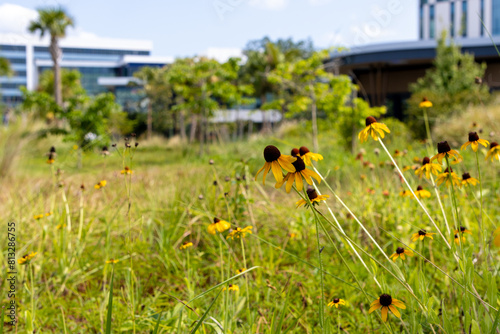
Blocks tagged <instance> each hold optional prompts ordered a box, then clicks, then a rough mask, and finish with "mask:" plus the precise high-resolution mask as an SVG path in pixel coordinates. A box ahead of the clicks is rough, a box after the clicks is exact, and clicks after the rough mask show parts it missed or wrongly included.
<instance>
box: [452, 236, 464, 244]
mask: <svg viewBox="0 0 500 334" xmlns="http://www.w3.org/2000/svg"><path fill="white" fill-rule="evenodd" d="M460 239H462V243H465V236H464V235H462V238H460V236H459V235H458V234H455V237H454V240H455V243H456V244H457V245H460Z"/></svg>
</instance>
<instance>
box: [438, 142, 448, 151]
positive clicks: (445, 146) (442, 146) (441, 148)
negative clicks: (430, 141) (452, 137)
mask: <svg viewBox="0 0 500 334" xmlns="http://www.w3.org/2000/svg"><path fill="white" fill-rule="evenodd" d="M450 151H451V148H450V145H449V144H448V142H447V141H441V142H439V143H438V153H447V152H450Z"/></svg>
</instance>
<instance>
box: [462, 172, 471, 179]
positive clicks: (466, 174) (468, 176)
mask: <svg viewBox="0 0 500 334" xmlns="http://www.w3.org/2000/svg"><path fill="white" fill-rule="evenodd" d="M467 179H470V174H469V173H463V174H462V180H467Z"/></svg>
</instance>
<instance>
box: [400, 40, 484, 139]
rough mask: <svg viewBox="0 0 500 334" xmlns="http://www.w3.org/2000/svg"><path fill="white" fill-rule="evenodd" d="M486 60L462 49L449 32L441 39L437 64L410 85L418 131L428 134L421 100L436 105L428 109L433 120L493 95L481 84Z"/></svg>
mask: <svg viewBox="0 0 500 334" xmlns="http://www.w3.org/2000/svg"><path fill="white" fill-rule="evenodd" d="M485 70H486V64H478V63H476V62H474V56H473V55H472V54H468V53H462V52H461V50H460V47H459V46H457V45H456V44H455V43H454V42H453V41H452V40H450V41H449V42H448V40H447V38H446V32H443V34H442V35H441V38H440V39H439V40H438V45H437V49H436V58H435V59H434V63H433V67H432V68H431V69H429V70H427V71H426V73H425V76H424V77H422V78H419V79H418V80H417V82H416V83H414V84H412V85H411V86H410V91H411V93H412V95H411V97H410V99H409V101H408V102H409V105H408V114H409V116H410V119H411V122H412V123H413V126H412V127H411V128H412V129H413V131H414V132H415V134H416V135H418V136H420V137H422V138H423V137H424V135H425V127H424V123H423V122H424V121H423V118H422V110H421V109H420V108H419V103H420V102H421V101H422V99H423V98H424V97H426V98H428V99H429V100H430V101H431V102H432V103H433V107H432V108H429V110H428V111H427V112H428V114H429V117H430V122H431V124H432V123H434V120H435V119H436V118H437V117H447V116H448V115H449V114H450V113H454V112H461V111H463V110H464V109H465V107H466V106H467V105H469V104H479V103H481V101H483V102H484V101H487V100H488V98H489V92H488V87H487V86H486V85H481V84H478V81H480V80H477V78H482V77H483V75H484V71H485Z"/></svg>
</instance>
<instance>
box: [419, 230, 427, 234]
mask: <svg viewBox="0 0 500 334" xmlns="http://www.w3.org/2000/svg"><path fill="white" fill-rule="evenodd" d="M426 234H427V231H426V230H420V231H418V235H426Z"/></svg>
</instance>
